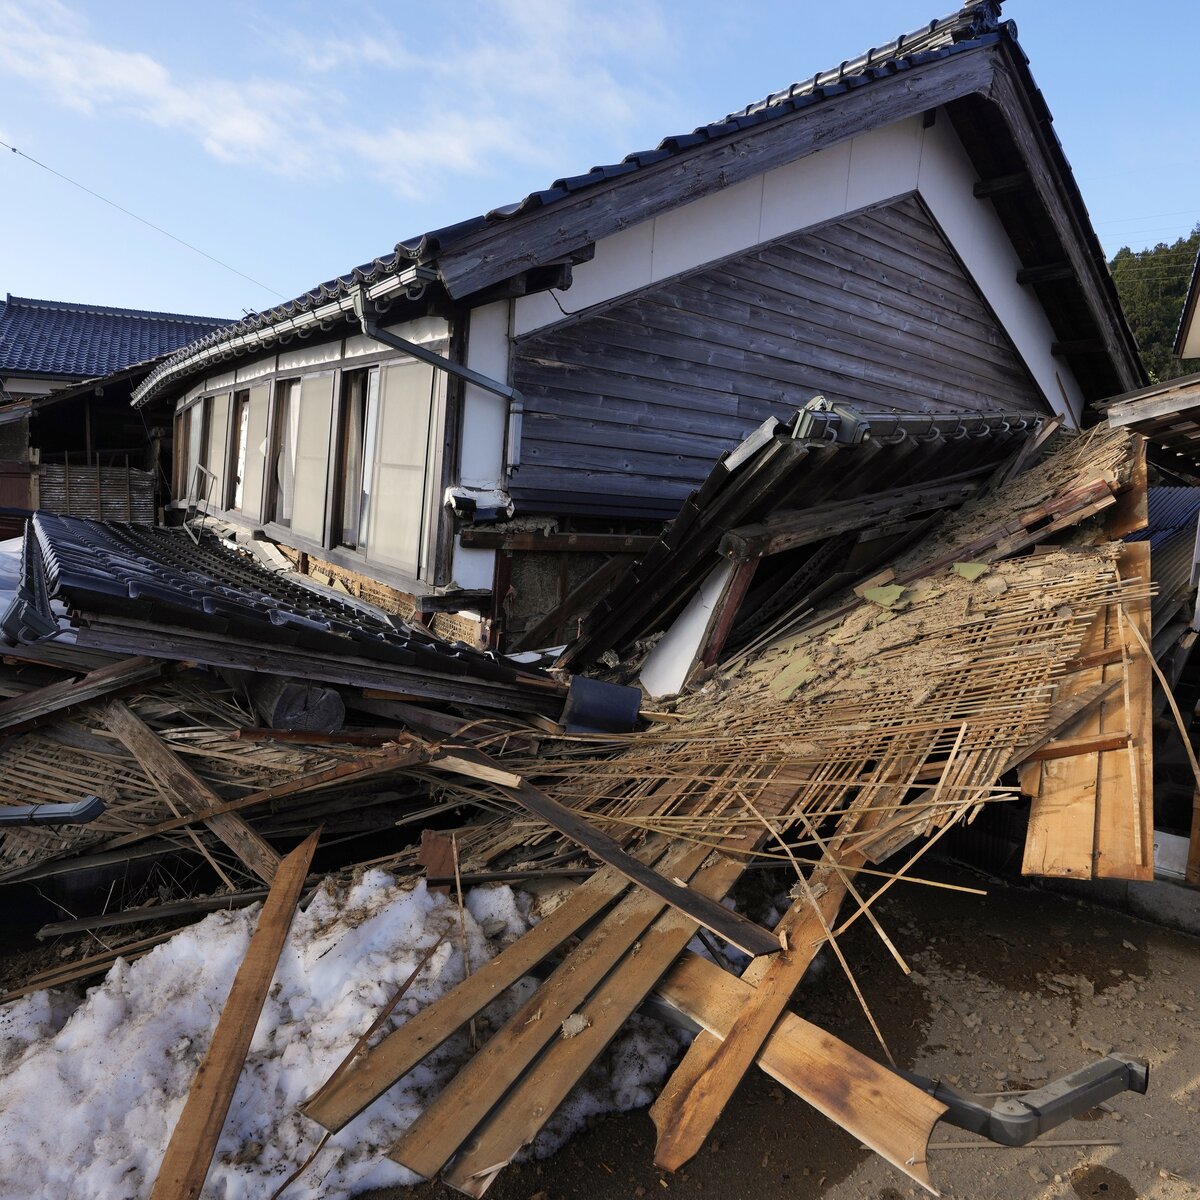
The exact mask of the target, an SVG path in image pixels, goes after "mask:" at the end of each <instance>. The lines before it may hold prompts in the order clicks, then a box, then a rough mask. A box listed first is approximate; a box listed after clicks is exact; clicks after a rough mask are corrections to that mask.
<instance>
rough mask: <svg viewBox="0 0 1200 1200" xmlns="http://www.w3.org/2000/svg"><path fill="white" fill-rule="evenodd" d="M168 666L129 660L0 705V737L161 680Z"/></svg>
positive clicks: (140, 659) (146, 660)
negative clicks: (0, 734) (121, 692)
mask: <svg viewBox="0 0 1200 1200" xmlns="http://www.w3.org/2000/svg"><path fill="white" fill-rule="evenodd" d="M168 669H174V668H173V667H172V668H168V666H167V664H166V663H164V662H160V661H158V660H157V659H153V658H143V657H138V658H127V659H123V660H122V661H121V662H117V663H111V664H109V665H108V666H104V667H101V668H99V670H96V671H92V672H90V673H89V674H87V675H85V676H84V677H83V678H82V679H80V680H78V681H77V682H70V681H60V682H58V683H52V684H49V685H47V686H46V687H41V688H35V689H34V690H33V691H30V692H25V693H24V694H23V695H20V696H14V697H12V698H11V699H9V700H4V701H0V733H19V732H20V731H21V730H23V729H30V728H32V727H33V726H34V725H36V724H38V723H39V722H41V721H44V720H46V719H47V718H48V717H52V716H58V715H61V714H63V713H66V712H69V711H71V710H72V709H74V708H78V707H79V706H81V705H83V704H90V703H92V702H93V701H94V700H99V699H101V698H102V697H104V696H110V695H113V694H114V693H116V692H120V691H123V690H125V689H128V688H134V687H138V686H140V685H143V684H147V683H150V682H152V681H153V680H156V679H158V678H160V677H161V676H162V675H163V674H164V673H165V672H166V671H167V670H168Z"/></svg>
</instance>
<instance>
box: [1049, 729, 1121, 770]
mask: <svg viewBox="0 0 1200 1200" xmlns="http://www.w3.org/2000/svg"><path fill="white" fill-rule="evenodd" d="M1129 741H1130V735H1129V731H1128V730H1122V731H1120V732H1118V733H1094V734H1091V735H1090V736H1084V737H1073V738H1064V739H1063V740H1062V741H1060V742H1047V743H1046V745H1044V746H1042V747H1041V749H1039V750H1035V751H1034V752H1033V753H1032V754H1031V755H1030V756H1029V757H1028V758H1027V759H1026V760H1025V761H1026V762H1027V763H1035V762H1045V761H1046V760H1047V759H1051V758H1076V757H1078V756H1079V755H1081V754H1099V753H1100V752H1101V751H1102V750H1123V749H1125V747H1126V746H1128V745H1129Z"/></svg>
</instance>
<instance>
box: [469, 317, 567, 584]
mask: <svg viewBox="0 0 1200 1200" xmlns="http://www.w3.org/2000/svg"><path fill="white" fill-rule="evenodd" d="M510 314H511V304H510V303H509V301H507V300H499V301H497V302H496V303H494V304H486V305H483V306H482V307H480V308H476V309H474V310H473V311H472V313H471V323H470V327H469V329H468V334H467V366H468V367H470V368H471V370H473V371H478V372H479V373H480V374H481V375H486V376H488V377H489V378H490V379H498V380H501V381H507V379H508V374H509V370H508V363H509V344H510V328H509V319H510ZM560 315H561V314H560ZM461 428H462V437H461V442H460V446H459V469H458V481H459V482H460V483H461V484H462V485H463V486H464V487H469V488H483V489H491V488H496V487H500V486H502V484H503V479H504V442H505V437H506V434H507V430H508V402H507V401H506V400H504V399H503V398H502V397H500V396H496V395H493V393H491V392H486V391H484V390H483V389H482V388H478V387H475V386H474V385H473V384H467V385H466V386H465V387H464V388H463V412H462V426H461ZM494 561H495V554H494V552H493V551H491V550H474V549H468V548H465V547H463V546H462V545H460V544H459V542H458V539H457V538H456V539H455V543H454V557H453V560H452V563H451V575H452V576H453V581H454V582H455V583H456V584H458V585H459V587H464V588H490V587H491V586H492V566H493V563H494Z"/></svg>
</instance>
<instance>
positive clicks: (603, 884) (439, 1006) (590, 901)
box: [301, 840, 665, 1132]
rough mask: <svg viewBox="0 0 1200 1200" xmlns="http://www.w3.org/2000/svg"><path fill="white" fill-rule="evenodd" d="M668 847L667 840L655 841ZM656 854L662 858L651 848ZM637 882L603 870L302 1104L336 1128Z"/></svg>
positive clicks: (657, 845)
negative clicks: (665, 842)
mask: <svg viewBox="0 0 1200 1200" xmlns="http://www.w3.org/2000/svg"><path fill="white" fill-rule="evenodd" d="M654 848H656V849H657V852H658V853H661V852H662V851H663V850H664V849H665V844H664V843H663V842H662V841H661V840H659V841H655V842H654V843H653V844H652V850H653V849H654ZM650 861H654V859H653V856H652V854H651V857H650ZM628 886H629V882H628V880H626V879H625V877H624V876H623V875H621V873H620V872H619V871H614V870H613V869H612V868H610V867H605V868H602V869H601V870H599V871H597V872H596V874H595V875H593V876H592V877H591V878H590V879H588V880H587V881H586V882H584V883H582V884H580V886H579V887H578V888H576V889H575V891H573V892H572V893H571V895H570V896H568V897H567V899H566V900H564V901H563V902H562V904H560V905H559V906H558V907H557V908H556V909H554V911H553V912H552V913H550V915H549V916H548V917H545V918H544V919H543V920H541V921H539V922H538V923H537V924H536V925H535V926H534V927H533V928H532V929H531V930H529V932H528V933H526V934H525V935H524V936H522V937H520V938H518V939H517V940H516V941H515V942H513V943H512V944H511V945H509V946H506V947H505V948H504V949H503V950H502V951H501V952H500V953H499V954H497V955H496V957H495V958H493V959H490V960H489V961H488V962H486V963H484V964H483V966H481V967H479V968H478V969H477V970H476V971H475V973H474V974H472V975H469V976H468V977H467V978H466V979H464V980H463V981H462V982H461V983H460V984H458V985H457V986H456V987H454V988H453V989H451V991H449V992H448V993H446V995H445V996H443V997H442V998H441V999H440V1000H439V1001H438V1002H437V1003H436V1004H431V1005H430V1006H429V1007H428V1008H424V1009H422V1010H421V1011H420V1012H419V1013H417V1014H416V1015H415V1016H413V1017H410V1018H409V1020H408V1021H406V1022H405V1023H404V1025H403V1026H401V1028H400V1029H398V1030H396V1031H395V1032H394V1033H392V1034H389V1035H388V1036H387V1037H386V1038H384V1039H383V1041H382V1042H380V1043H379V1044H378V1045H377V1046H374V1047H373V1048H372V1049H370V1050H368V1051H367V1052H366V1053H365V1054H363V1055H361V1056H360V1057H359V1058H357V1059H355V1061H354V1062H352V1063H351V1064H350V1065H349V1066H348V1067H347V1068H346V1069H345V1071H343V1072H342V1073H341V1074H340V1075H339V1076H338V1077H337V1079H336V1080H334V1081H332V1082H331V1083H329V1084H326V1085H325V1086H323V1087H322V1088H320V1089H319V1090H318V1091H317V1092H315V1093H314V1094H313V1095H312V1096H310V1097H309V1099H308V1100H306V1101H305V1102H304V1104H302V1105H301V1111H302V1112H303V1113H304V1115H305V1116H307V1117H310V1118H311V1119H312V1120H314V1121H316V1122H317V1123H318V1124H319V1125H323V1126H324V1127H325V1128H326V1129H329V1130H331V1131H333V1132H336V1131H337V1130H339V1129H341V1128H343V1127H344V1126H345V1125H346V1124H347V1123H348V1122H350V1121H352V1120H353V1119H354V1118H355V1117H356V1116H357V1115H358V1114H359V1113H360V1112H362V1111H363V1109H365V1108H366V1107H367V1106H368V1105H369V1104H371V1103H372V1102H373V1101H374V1100H376V1099H377V1098H378V1097H379V1096H381V1095H382V1094H383V1093H384V1092H385V1091H387V1089H388V1088H390V1087H391V1086H392V1085H393V1084H394V1083H395V1082H396V1081H397V1080H398V1079H400V1078H401V1077H402V1076H403V1075H406V1074H407V1073H408V1072H409V1071H411V1070H412V1069H413V1067H415V1066H416V1065H417V1064H418V1063H419V1062H420V1061H421V1060H422V1059H423V1058H425V1057H426V1056H427V1055H429V1054H432V1053H433V1051H434V1050H436V1049H437V1048H438V1046H440V1045H442V1043H443V1042H445V1040H446V1039H447V1038H448V1037H450V1036H451V1035H452V1034H453V1033H455V1032H456V1031H457V1030H459V1029H461V1028H462V1026H463V1025H465V1024H466V1023H467V1022H468V1021H469V1020H470V1019H471V1018H472V1017H474V1016H476V1015H477V1014H478V1013H480V1012H482V1011H483V1009H485V1008H486V1007H487V1006H488V1005H489V1004H491V1002H492V1001H493V1000H495V999H496V997H497V996H499V995H500V993H501V992H503V991H504V990H505V988H508V987H511V986H512V985H513V984H514V983H516V982H517V980H519V979H521V978H522V977H523V976H525V975H527V974H528V973H529V972H530V971H531V970H532V969H533V968H534V967H536V966H537V965H538V963H540V962H542V961H543V960H544V959H546V958H547V957H548V956H549V955H551V954H553V953H554V951H555V950H557V949H558V947H559V946H561V945H562V944H563V942H565V941H566V940H567V939H568V938H571V937H574V936H575V935H576V934H577V933H578V932H579V930H580V929H582V928H583V926H584V925H586V924H587V923H588V922H589V921H591V920H592V919H593V918H594V917H596V916H597V915H599V914H600V913H602V912H603V911H604V910H605V909H606V908H607V907H608V906H609V905H610V904H612V903H613V902H614V901H615V900H616V899H617V897H618V896H620V895H621V893H622V892H624V891H625V890H626V889H627V888H628Z"/></svg>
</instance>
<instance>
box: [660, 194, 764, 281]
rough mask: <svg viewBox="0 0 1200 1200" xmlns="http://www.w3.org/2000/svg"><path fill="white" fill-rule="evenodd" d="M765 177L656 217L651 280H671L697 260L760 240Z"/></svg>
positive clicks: (732, 252)
mask: <svg viewBox="0 0 1200 1200" xmlns="http://www.w3.org/2000/svg"><path fill="white" fill-rule="evenodd" d="M762 196H763V177H762V176H761V175H758V176H755V178H753V179H747V180H745V181H744V182H742V183H735V184H734V185H733V186H732V187H728V188H725V189H723V190H722V191H719V192H714V193H713V194H712V195H711V196H705V197H704V198H703V199H700V200H695V201H693V202H692V203H691V204H685V205H684V206H683V207H682V208H677V209H675V210H674V211H672V212H667V213H663V215H662V216H660V217H656V218H655V220H654V252H653V258H652V262H651V273H652V275H653V278H654V279H669V278H670V277H671V276H672V275H679V274H680V273H681V272H683V271H690V270H692V268H693V267H695V266H696V265H697V264H699V263H704V262H712V261H713V260H714V259H718V258H724V257H726V255H729V254H735V253H736V252H737V251H738V250H742V249H744V248H745V247H747V246H755V245H757V244H758V243H759V242H760V241H762V237H761V234H760V232H759V230H760V227H761V224H760V222H761V217H762Z"/></svg>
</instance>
